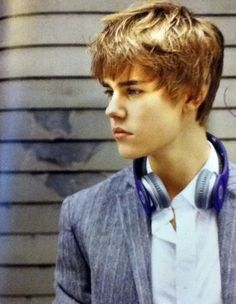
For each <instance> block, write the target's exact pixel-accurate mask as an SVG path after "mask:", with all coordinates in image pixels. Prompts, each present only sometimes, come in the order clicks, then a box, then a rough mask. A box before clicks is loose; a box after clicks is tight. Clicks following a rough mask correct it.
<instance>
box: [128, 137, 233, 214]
mask: <svg viewBox="0 0 236 304" xmlns="http://www.w3.org/2000/svg"><path fill="white" fill-rule="evenodd" d="M207 139H208V140H209V141H210V142H211V143H212V145H213V146H214V148H215V150H216V152H217V154H218V156H219V158H220V173H219V175H217V177H216V180H215V182H214V185H213V188H212V189H211V192H209V191H208V190H209V186H208V181H209V180H210V179H211V178H210V176H207V174H209V175H211V174H212V173H211V172H209V171H208V172H209V173H207V172H205V174H202V176H203V178H204V180H206V181H207V185H206V184H205V183H204V182H200V183H202V184H203V188H199V187H198V191H200V192H201V191H202V193H200V195H198V193H196V205H197V206H198V207H201V208H206V209H208V208H214V209H215V210H216V211H220V209H221V208H222V206H223V202H224V198H225V194H226V189H227V183H228V178H229V167H228V156H227V152H226V150H225V147H224V145H223V144H222V142H221V141H220V140H219V139H217V138H216V137H215V136H213V135H211V134H210V133H207ZM133 173H134V180H135V185H136V190H137V193H138V196H139V200H140V202H141V203H142V205H143V208H144V210H145V212H146V214H147V215H148V216H150V215H151V213H152V212H153V211H154V210H155V209H157V208H158V209H162V208H167V207H169V205H170V198H169V195H168V193H167V190H166V189H165V186H164V184H163V183H162V181H161V180H160V178H159V177H157V176H155V175H154V174H153V173H149V174H147V172H146V158H145V157H142V158H138V159H135V160H134V161H133ZM206 188H207V190H205V189H206ZM201 189H202V190H201Z"/></svg>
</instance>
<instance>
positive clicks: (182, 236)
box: [175, 207, 197, 304]
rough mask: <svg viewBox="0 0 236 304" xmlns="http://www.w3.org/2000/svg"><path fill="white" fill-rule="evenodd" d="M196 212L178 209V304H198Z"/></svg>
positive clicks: (191, 209) (189, 209)
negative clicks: (196, 282) (195, 282)
mask: <svg viewBox="0 0 236 304" xmlns="http://www.w3.org/2000/svg"><path fill="white" fill-rule="evenodd" d="M196 213H197V212H196V210H195V209H194V208H192V207H189V208H176V209H175V214H176V219H177V223H176V227H177V229H176V233H177V236H176V237H177V238H176V239H177V242H176V298H177V304H189V303H191V304H197V303H196V295H195V292H194V288H193V285H194V280H195V265H196V241H195V224H196Z"/></svg>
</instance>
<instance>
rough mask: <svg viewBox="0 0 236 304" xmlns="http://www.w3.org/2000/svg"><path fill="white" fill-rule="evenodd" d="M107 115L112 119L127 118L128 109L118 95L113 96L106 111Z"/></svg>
mask: <svg viewBox="0 0 236 304" xmlns="http://www.w3.org/2000/svg"><path fill="white" fill-rule="evenodd" d="M105 114H106V115H107V116H108V117H110V118H125V116H126V109H125V106H124V104H123V103H122V100H121V98H120V97H119V96H117V95H116V94H113V96H112V98H111V100H110V101H109V104H108V106H107V108H106V110H105Z"/></svg>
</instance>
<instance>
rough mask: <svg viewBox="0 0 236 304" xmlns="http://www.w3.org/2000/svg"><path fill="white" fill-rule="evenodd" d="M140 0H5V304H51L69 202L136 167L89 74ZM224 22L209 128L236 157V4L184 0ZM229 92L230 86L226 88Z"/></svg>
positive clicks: (1, 118) (1, 70)
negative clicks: (95, 41)
mask: <svg viewBox="0 0 236 304" xmlns="http://www.w3.org/2000/svg"><path fill="white" fill-rule="evenodd" d="M131 2H132V1H128V0H122V1H121V0H120V1H105V0H104V1H102V0H97V1H92V0H87V1H82V0H67V1H63V0H48V1H40V0H1V1H0V94H1V95H0V96H1V99H0V170H1V175H0V244H1V246H0V303H1V304H5V303H8V304H13V303H17V304H23V303H24V304H25V303H27V304H29V303H32V304H33V303H34V304H36V303H37V304H38V303H44V304H47V303H51V300H52V296H53V287H52V281H53V271H54V263H55V256H56V245H57V233H58V224H57V223H58V215H59V208H60V204H61V201H62V200H63V198H64V197H65V196H66V195H68V194H70V193H73V192H75V191H77V190H79V189H82V188H84V187H87V186H89V185H91V184H94V183H96V182H98V181H100V180H102V179H104V178H105V177H107V176H108V175H109V174H111V173H113V172H114V171H116V170H118V169H120V168H122V167H124V166H125V165H127V162H126V161H123V160H121V159H120V158H119V156H118V153H117V151H116V147H115V144H114V142H113V141H112V138H111V134H110V131H109V126H108V122H107V121H106V119H105V117H104V108H105V105H106V99H105V97H104V96H103V90H102V89H101V88H100V87H99V86H98V84H97V83H96V82H95V80H93V79H92V78H91V77H90V57H89V54H88V52H87V50H86V45H87V43H88V41H89V40H90V38H91V37H92V36H93V35H94V34H95V33H96V32H97V31H99V30H100V29H101V28H102V27H101V23H100V21H99V20H100V18H101V17H102V16H103V15H104V14H106V13H108V12H111V11H114V10H117V9H121V8H124V7H126V6H127V5H129V4H130V3H131ZM181 3H183V4H186V5H188V6H190V7H191V8H192V9H193V10H194V11H195V12H196V13H197V14H199V15H204V16H205V17H207V18H208V19H210V20H212V21H214V22H215V23H216V24H218V25H219V27H220V28H221V30H222V31H223V33H224V34H225V38H226V49H225V52H226V58H225V66H224V75H223V79H222V82H221V87H220V89H219V92H218V95H217V98H216V102H215V106H214V110H213V112H212V115H211V118H210V126H209V129H210V130H211V131H212V132H214V133H215V134H216V135H217V136H219V137H220V138H222V139H223V140H224V142H225V144H226V146H227V148H228V150H229V154H230V157H231V159H232V160H234V161H236V135H235V127H236V119H235V118H234V117H233V116H232V115H231V114H230V113H229V111H228V110H226V109H225V105H224V98H223V97H224V94H225V92H226V100H227V103H228V105H229V106H230V109H231V110H233V111H236V99H235V95H236V64H235V58H236V32H235V27H236V2H235V1H234V0H227V1H224V0H220V1H217V2H216V1H214V0H208V1H203V0H202V1H193V0H191V1H187V0H186V1H184V0H183V1H181ZM226 89H227V90H226Z"/></svg>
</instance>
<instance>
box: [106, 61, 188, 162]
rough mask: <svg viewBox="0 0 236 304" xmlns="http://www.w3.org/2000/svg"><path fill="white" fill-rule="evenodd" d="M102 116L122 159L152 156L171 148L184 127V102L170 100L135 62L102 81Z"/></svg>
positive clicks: (148, 74)
mask: <svg viewBox="0 0 236 304" xmlns="http://www.w3.org/2000/svg"><path fill="white" fill-rule="evenodd" d="M103 85H104V87H105V88H106V90H105V93H106V94H107V95H108V106H107V108H106V115H107V116H108V117H109V119H110V123H111V128H112V132H113V135H114V138H115V140H116V142H117V144H118V149H119V153H120V155H121V156H122V157H124V158H129V159H135V158H138V157H142V156H149V155H150V156H151V155H152V156H155V155H157V156H158V154H159V153H163V152H165V151H166V149H169V148H172V149H173V148H174V145H175V144H177V142H178V141H179V139H180V137H181V136H182V130H183V128H184V122H183V121H184V120H183V107H184V102H183V101H178V102H176V101H175V102H173V100H171V99H170V98H169V97H168V95H167V94H166V92H165V90H164V89H158V84H157V80H156V79H154V78H153V77H150V73H148V71H147V69H145V68H143V67H142V66H140V65H138V64H134V65H132V67H128V68H127V69H126V70H125V71H124V72H123V73H122V74H121V75H119V76H118V77H117V78H115V79H110V78H105V79H104V82H103Z"/></svg>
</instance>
